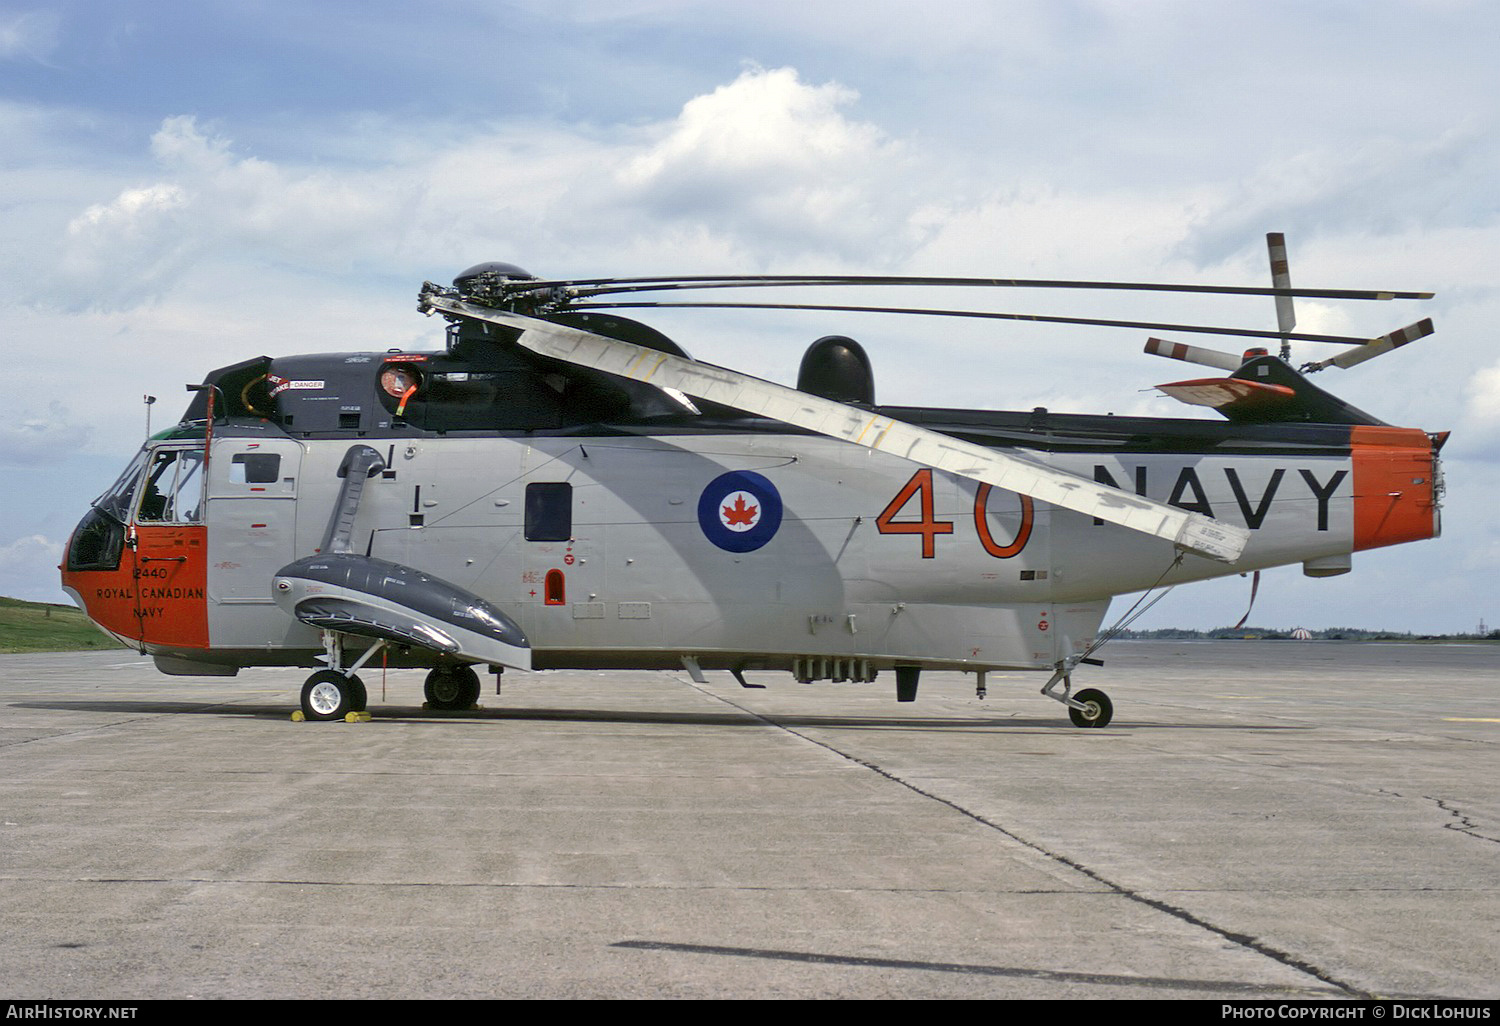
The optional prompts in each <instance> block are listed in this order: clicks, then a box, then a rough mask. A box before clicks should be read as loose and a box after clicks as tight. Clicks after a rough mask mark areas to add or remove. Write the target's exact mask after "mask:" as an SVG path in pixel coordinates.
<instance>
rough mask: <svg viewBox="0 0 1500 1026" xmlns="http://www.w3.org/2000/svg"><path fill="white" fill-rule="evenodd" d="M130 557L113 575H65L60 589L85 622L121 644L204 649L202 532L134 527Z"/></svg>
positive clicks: (204, 534)
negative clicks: (71, 594) (68, 592)
mask: <svg viewBox="0 0 1500 1026" xmlns="http://www.w3.org/2000/svg"><path fill="white" fill-rule="evenodd" d="M135 539H136V543H135V547H134V551H132V550H131V549H130V548H128V547H127V548H126V550H125V552H124V554H123V556H122V558H121V559H120V566H119V569H117V570H68V571H65V572H64V573H63V584H65V585H66V586H67V587H69V588H71V589H72V590H73V591H75V592H76V593H77V594H78V596H79V598H81V599H82V600H83V604H84V607H85V609H86V610H87V612H88V615H89V617H90V619H92V620H93V621H94V622H95V623H97V624H99V626H101V627H103V628H104V629H105V630H107V631H109V632H111V633H112V634H115V635H117V636H118V637H121V638H126V639H129V640H130V641H134V642H141V643H143V644H147V645H167V646H171V647H172V648H204V649H206V648H208V605H207V597H206V595H207V592H206V585H207V577H208V573H207V571H208V529H207V528H206V527H203V526H201V525H173V526H155V525H153V526H139V525H138V526H137V527H136V528H135Z"/></svg>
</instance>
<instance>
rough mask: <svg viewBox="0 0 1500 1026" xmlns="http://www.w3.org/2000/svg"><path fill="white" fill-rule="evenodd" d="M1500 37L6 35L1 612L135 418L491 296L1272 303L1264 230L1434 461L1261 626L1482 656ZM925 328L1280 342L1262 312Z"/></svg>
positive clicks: (170, 1)
mask: <svg viewBox="0 0 1500 1026" xmlns="http://www.w3.org/2000/svg"><path fill="white" fill-rule="evenodd" d="M1496 39H1500V5H1496V4H1492V3H1486V2H1482V0H1475V2H1469V0H1404V2H1402V0H1350V2H1331V0H1322V2H1320V0H1296V2H1290V0H1289V2H1277V0H1257V2H1237V0H1223V2H1212V0H1211V2H1202V0H1198V2H1167V0H1130V2H1124V0H1121V2H1107V0H1037V2H1009V0H986V2H980V0H974V2H968V0H930V2H928V3H926V4H921V5H916V4H911V3H895V2H884V0H860V2H858V3H854V2H845V0H812V2H808V0H799V2H780V0H769V2H760V3H756V4H753V5H751V4H739V3H730V2H724V0H719V2H712V3H705V2H696V0H607V2H605V0H547V2H545V3H543V2H469V0H428V2H426V3H424V4H421V5H412V4H405V3H393V2H389V0H370V2H363V3H360V4H357V5H356V4H343V3H319V2H315V0H296V2H291V0H285V2H283V0H239V2H236V3H234V4H204V3H201V2H193V3H189V2H177V0H150V2H144V0H94V2H88V0H73V2H69V0H56V2H52V3H46V4H19V5H17V4H10V3H6V2H4V0H0V353H3V357H4V364H5V380H6V381H7V385H8V388H7V401H6V403H5V406H4V409H5V412H6V416H5V418H4V419H3V421H0V472H3V473H4V474H5V475H6V477H7V478H8V479H9V481H10V484H11V487H10V488H9V489H8V493H9V496H10V501H9V502H7V503H5V504H4V507H5V508H4V509H3V510H0V594H3V595H10V596H16V597H22V598H29V599H36V600H41V601H65V599H64V598H63V596H62V593H61V590H60V588H59V587H58V584H57V572H56V569H55V568H56V566H57V563H58V562H59V560H60V554H61V549H62V545H63V544H64V542H65V541H66V539H67V536H68V534H69V532H70V531H71V529H72V527H73V525H74V524H75V523H76V522H77V520H78V519H79V517H80V516H81V515H82V513H83V512H84V510H85V509H86V508H87V505H88V503H89V501H90V500H91V499H93V498H94V497H95V496H96V495H97V494H98V493H99V492H101V491H102V490H103V489H104V488H105V487H107V486H108V485H109V484H110V482H111V481H112V480H113V479H114V478H115V476H116V475H117V474H118V472H119V471H120V470H121V469H122V468H123V467H124V465H125V463H126V462H127V461H128V459H129V458H130V456H131V454H132V453H133V452H134V450H135V449H136V448H137V447H138V446H139V444H140V441H141V439H142V437H143V436H144V433H145V418H146V407H145V406H144V404H143V402H142V397H143V396H144V395H147V394H151V395H155V396H159V397H160V400H159V402H158V403H157V404H156V406H155V407H154V408H153V411H152V416H153V418H154V421H153V427H154V428H158V429H159V428H160V427H161V426H163V424H164V423H165V422H167V421H171V420H175V418H176V416H177V415H178V413H179V411H180V410H181V409H182V408H183V407H185V406H186V402H187V398H188V397H187V395H186V393H185V391H184V385H185V384H186V383H188V382H196V381H201V380H202V378H203V375H204V374H205V373H206V372H207V371H209V370H211V369H213V368H215V367H219V366H223V365H226V364H230V363H234V362H238V361H240V360H243V359H246V358H248V357H252V356H258V355H262V354H266V355H286V354H292V353H299V352H319V351H327V350H335V351H336V350H351V349H370V350H384V349H387V348H391V347H402V348H406V347H413V348H437V347H438V346H440V344H441V330H440V325H439V324H438V323H435V322H434V321H432V320H429V319H426V318H423V317H421V316H420V315H419V314H417V313H416V310H415V301H416V292H417V289H418V287H419V286H420V284H421V283H422V282H423V281H424V280H433V281H438V282H443V283H446V282H447V281H448V280H450V279H451V278H452V277H453V276H454V275H455V274H456V273H457V272H459V271H460V270H462V269H464V268H466V267H468V266H470V265H472V264H475V263H479V262H481V261H487V260H504V261H508V262H511V263H516V264H519V265H521V266H522V267H525V268H527V269H528V270H530V271H532V272H533V273H536V274H538V275H542V276H547V277H591V276H626V275H644V274H733V273H767V274H830V273H833V274H844V273H849V274H853V273H869V274H883V275H889V274H920V275H953V276H994V277H1044V278H1083V279H1122V280H1132V281H1162V282H1176V281H1185V282H1208V283H1216V284H1226V285H1265V284H1269V281H1268V271H1267V258H1266V252H1265V234H1266V233H1267V232H1270V231H1279V232H1284V233H1285V234H1286V236H1287V240H1288V245H1289V250H1290V259H1291V268H1292V276H1293V282H1294V283H1295V284H1297V285H1299V286H1321V287H1329V288H1388V289H1411V290H1427V291H1433V292H1436V293H1437V298H1436V299H1434V300H1432V301H1429V302H1426V303H1410V302H1407V303H1364V304H1348V303H1345V304H1337V303H1332V302H1320V301H1301V302H1299V304H1298V322H1299V329H1300V330H1305V331H1321V332H1331V333H1336V334H1350V335H1361V336H1374V335H1378V334H1382V333H1384V332H1386V331H1389V330H1392V329H1394V328H1397V327H1399V326H1401V325H1404V324H1409V323H1411V322H1413V321H1416V320H1418V319H1420V318H1421V317H1426V316H1430V317H1432V318H1433V319H1434V321H1435V322H1436V325H1437V333H1436V334H1435V335H1434V336H1432V337H1431V338H1428V339H1425V340H1423V341H1421V342H1419V343H1416V344H1413V345H1411V346H1407V347H1405V348H1403V349H1401V350H1399V351H1397V352H1395V353H1392V354H1390V355H1388V356H1385V357H1382V358H1380V359H1378V360H1375V361H1372V362H1369V363H1366V364H1364V365H1361V366H1359V367H1357V368H1353V369H1351V370H1347V371H1344V370H1339V369H1330V370H1328V371H1325V372H1323V373H1322V374H1321V375H1320V376H1319V378H1318V379H1317V382H1318V384H1319V385H1321V386H1322V387H1323V388H1325V389H1329V390H1332V391H1334V392H1336V393H1337V394H1339V395H1340V396H1341V397H1343V398H1344V399H1346V400H1348V401H1349V402H1351V403H1353V404H1354V405H1355V406H1358V407H1360V408H1361V409H1364V410H1367V411H1369V412H1371V413H1373V414H1375V415H1376V416H1378V417H1380V418H1382V419H1383V420H1386V421H1387V422H1389V423H1393V424H1401V425H1405V426H1411V427H1420V428H1424V429H1426V430H1429V431H1439V430H1451V431H1452V432H1453V434H1452V438H1451V439H1450V441H1449V443H1448V445H1447V447H1446V448H1445V449H1444V451H1443V456H1444V467H1445V473H1446V481H1447V495H1446V499H1445V506H1444V509H1443V536H1442V537H1441V538H1439V539H1436V540H1432V541H1426V542H1420V543H1416V544H1412V545H1405V546H1401V547H1398V548H1392V549H1386V550H1379V551H1374V552H1365V553H1356V554H1355V557H1354V572H1353V573H1351V574H1347V575H1344V576H1342V577H1336V578H1330V579H1322V580H1313V579H1308V578H1304V577H1303V576H1302V574H1301V571H1300V567H1290V568H1283V569H1279V570H1274V571H1269V572H1267V574H1266V575H1265V579H1264V581H1263V583H1262V585H1261V587H1260V590H1259V596H1258V598H1257V599H1256V604H1255V607H1254V610H1253V612H1252V615H1251V620H1252V622H1254V623H1259V624H1266V625H1269V626H1283V627H1290V626H1298V625H1300V626H1307V627H1336V626H1358V627H1368V628H1383V629H1397V630H1411V631H1415V632H1419V633H1425V632H1455V631H1465V630H1471V629H1473V627H1474V626H1475V625H1476V624H1477V623H1478V622H1479V621H1480V620H1481V619H1483V620H1485V621H1486V622H1488V623H1491V624H1494V623H1497V622H1500V601H1497V600H1496V595H1497V591H1500V589H1497V586H1496V582H1497V581H1500V526H1497V518H1496V516H1495V515H1494V511H1495V510H1496V509H1500V350H1497V348H1496V347H1495V346H1494V345H1493V344H1492V342H1491V339H1490V335H1489V332H1490V327H1491V325H1493V324H1494V323H1496V322H1497V321H1500V288H1497V284H1496V280H1495V277H1496V271H1497V269H1500V190H1497V188H1496V183H1497V179H1500V174H1497V172H1500V141H1497V140H1500V136H1497V131H1496V129H1497V111H1500V62H1497V61H1496V60H1495V59H1494V55H1493V49H1494V41H1495V40H1496ZM881 298H882V299H887V298H888V297H881ZM934 298H936V297H924V296H911V295H903V297H902V302H903V303H907V304H909V305H923V303H924V302H925V301H927V300H930V299H934ZM943 298H945V299H947V300H948V301H950V302H954V301H956V302H965V301H973V302H984V303H988V304H989V305H990V308H992V309H1000V310H1013V311H1018V312H1026V313H1045V314H1062V315H1073V316H1086V317H1112V318H1125V319H1139V320H1153V321H1173V322H1197V323H1216V324H1238V325H1242V326H1245V327H1254V328H1274V327H1275V313H1274V309H1273V306H1272V303H1271V301H1270V300H1269V299H1264V298H1230V299H1225V298H1213V297H1192V296H1190V297H1184V296H1163V295H1160V294H1155V295H1150V294H1121V293H1112V294H1110V293H1107V294H1102V295H1100V294H1084V293H1058V292H1042V291H1024V292H1016V293H1009V294H1006V295H1004V296H1001V297H998V298H997V297H995V296H993V295H991V296H984V297H972V296H970V297H953V296H949V297H943ZM649 319H650V320H651V322H652V323H653V324H655V325H656V326H658V327H660V328H662V329H663V330H666V331H667V332H668V334H671V335H673V336H674V337H675V338H676V339H677V340H678V341H679V342H680V343H682V344H683V345H684V346H685V347H686V348H687V349H688V351H689V352H690V353H692V354H693V355H694V356H696V357H698V358H700V359H705V360H709V361H711V362H715V363H721V364H725V365H729V366H733V367H736V368H738V369H740V370H743V371H746V372H747V373H751V374H755V375H758V376H761V377H766V378H770V379H772V380H777V381H781V382H783V383H787V384H791V383H793V382H794V381H795V378H796V368H797V363H798V360H799V359H800V357H801V353H802V350H803V349H804V348H805V347H806V345H807V343H808V342H810V341H811V340H812V339H814V338H817V337H818V336H820V335H824V334H830V333H839V334H848V335H853V336H854V337H856V338H858V339H860V340H861V342H862V343H863V344H864V345H865V347H866V349H867V350H869V352H870V353H871V356H872V359H873V360H874V364H875V375H876V388H877V397H878V399H879V400H880V401H881V402H883V403H893V404H920V405H931V406H955V407H988V408H999V409H1022V410H1025V409H1031V408H1033V407H1036V406H1045V407H1047V408H1049V409H1052V410H1057V411H1068V412H1115V413H1119V414H1151V415H1159V416H1196V415H1200V414H1201V415H1207V416H1213V414H1212V413H1209V412H1207V411H1195V410H1190V409H1189V408H1187V407H1183V406H1180V405H1178V404H1177V403H1175V402H1174V401H1173V400H1170V399H1168V398H1166V397H1164V396H1162V395H1160V394H1159V393H1157V392H1156V391H1155V390H1154V389H1153V387H1152V386H1153V385H1155V384H1158V383H1160V382H1162V381H1172V380H1178V379H1180V378H1182V377H1184V376H1198V375H1197V374H1196V373H1195V372H1193V371H1191V370H1186V371H1185V369H1184V368H1182V366H1181V365H1176V364H1169V363H1165V362H1163V361H1161V360H1160V359H1158V358H1155V357H1150V356H1146V355H1144V354H1143V353H1142V352H1141V346H1142V343H1143V342H1144V333H1142V332H1139V331H1131V330H1121V329H1096V328H1072V327H1059V326H1050V325H1035V324H1028V325H1017V324H1009V323H1002V322H987V323H970V322H959V321H947V320H944V321H939V320H935V319H920V320H918V319H908V318H894V317H877V316H873V315H847V314H845V315H835V314H826V315H809V314H784V313H761V314H749V313H742V314H740V313H737V314H725V313H717V314H704V313H693V314H689V313H686V312H674V313H670V314H668V313H662V314H661V315H659V316H652V317H651V318H649ZM1179 340H1180V341H1188V342H1193V343H1196V344H1202V345H1209V346H1219V347H1220V348H1227V349H1231V350H1233V349H1236V348H1237V344H1236V343H1235V342H1233V341H1227V340H1218V341H1216V340H1209V339H1205V338H1203V337H1188V338H1183V339H1179ZM1331 352H1332V351H1331V350H1329V349H1328V348H1327V347H1326V346H1322V347H1320V346H1317V345H1315V344H1311V343H1304V344H1298V345H1297V346H1295V347H1294V351H1293V359H1294V362H1298V363H1300V362H1304V361H1306V360H1310V359H1319V358H1323V357H1326V356H1328V355H1331ZM1249 598H1250V587H1249V582H1248V581H1247V580H1243V579H1239V578H1231V579H1228V580H1226V581H1220V582H1210V583H1206V584H1199V585H1188V586H1183V587H1180V588H1178V589H1177V590H1175V591H1174V592H1172V593H1171V594H1170V595H1168V596H1167V597H1166V598H1165V599H1164V600H1163V601H1162V602H1161V603H1160V604H1159V605H1158V606H1156V607H1155V608H1154V609H1153V610H1152V611H1151V612H1150V613H1148V614H1147V615H1146V617H1144V618H1143V619H1142V620H1141V621H1139V622H1138V623H1137V625H1136V626H1138V627H1152V626H1187V627H1215V626H1222V625H1225V624H1230V623H1234V622H1235V621H1237V620H1239V618H1240V617H1241V615H1243V614H1244V612H1245V611H1246V607H1247V604H1248V602H1249ZM1124 605H1125V604H1124V603H1122V604H1120V606H1119V607H1117V608H1118V609H1119V610H1123V608H1124Z"/></svg>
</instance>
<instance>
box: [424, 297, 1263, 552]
mask: <svg viewBox="0 0 1500 1026" xmlns="http://www.w3.org/2000/svg"><path fill="white" fill-rule="evenodd" d="M421 305H422V307H423V308H425V309H431V310H436V311H438V312H441V313H445V314H450V315H453V316H457V317H467V318H471V319H473V320H478V321H487V322H489V323H491V324H497V325H500V326H502V327H506V328H510V329H512V330H515V331H518V332H520V336H519V338H518V339H517V343H518V344H519V345H522V346H524V347H526V348H527V349H530V350H531V351H532V352H535V353H538V354H540V355H542V356H547V357H551V358H553V359H557V360H562V361H564V362H567V363H572V364H577V365H578V366H581V367H591V368H595V369H597V370H601V371H604V372H606V373H609V374H615V375H619V376H621V377H626V378H631V379H633V380H636V381H644V382H649V383H650V384H653V385H656V386H657V387H659V388H675V389H678V390H680V391H682V392H686V393H688V394H689V395H695V396H699V397H701V398H703V399H707V400H710V401H712V402H716V403H722V404H723V405H725V406H729V407H733V408H734V409H737V410H743V411H745V412H746V413H753V414H757V415H760V416H764V417H769V418H771V419H773V420H778V421H781V422H782V423H785V424H791V425H793V426H796V427H800V428H804V429H806V430H809V431H816V432H818V433H819V434H824V435H827V436H829V437H831V438H837V439H842V440H844V441H848V442H853V443H854V444H856V445H862V446H864V447H866V448H869V449H878V450H880V451H882V452H889V453H892V454H894V455H897V456H901V457H903V458H905V459H909V460H911V461H913V462H915V463H921V464H924V465H926V466H930V467H935V468H937V469H939V470H945V471H948V472H950V473H953V474H957V475H960V476H962V477H967V478H970V479H971V480H975V481H980V482H983V483H986V484H990V485H994V486H996V487H999V488H1004V489H1005V490H1007V491H1011V492H1017V493H1020V494H1022V495H1029V496H1031V497H1032V498H1034V499H1039V500H1041V501H1042V502H1050V503H1052V504H1053V505H1054V506H1061V507H1063V508H1064V509H1070V510H1073V511H1075V512H1078V513H1083V514H1086V515H1088V516H1092V517H1097V518H1098V519H1100V520H1107V521H1109V522H1110V523H1112V524H1118V525H1120V526H1121V527H1126V528H1129V529H1130V530H1133V531H1140V532H1142V533H1144V534H1148V535H1152V536H1154V537H1157V538H1162V539H1165V540H1167V541H1169V542H1172V543H1173V544H1175V545H1179V546H1181V547H1182V548H1184V549H1187V550H1188V551H1190V552H1194V553H1197V554H1198V555H1202V556H1207V557H1209V558H1211V559H1217V560H1221V561H1223V562H1226V563H1228V562H1233V561H1234V560H1235V559H1237V558H1238V557H1239V554H1240V552H1241V551H1243V549H1244V547H1245V544H1246V543H1247V542H1248V541H1249V538H1250V533H1249V532H1248V531H1246V530H1245V529H1243V528H1239V527H1234V526H1232V525H1229V524H1221V523H1219V522H1218V521H1216V520H1212V519H1210V518H1208V517H1205V516H1202V515H1201V514H1198V513H1191V512H1189V511H1187V510H1183V509H1179V508H1177V507H1176V506H1168V505H1165V504H1164V503H1160V502H1154V501H1152V500H1150V499H1145V498H1142V497H1140V496H1137V495H1132V494H1130V493H1129V492H1124V491H1121V490H1120V489H1118V488H1111V487H1109V486H1107V485H1101V484H1098V483H1096V482H1094V481H1090V480H1088V479H1086V478H1082V477H1079V476H1077V475H1076V474H1070V473H1067V472H1066V471H1061V470H1057V469H1055V468H1053V467H1049V466H1046V465H1045V464H1042V463H1039V462H1037V461H1035V460H1031V459H1027V458H1025V457H1021V456H1015V455H1012V454H1009V453H1005V452H1001V451H998V450H994V449H987V448H985V447H983V446H979V445H975V444H973V443H971V442H965V441H961V440H959V439H957V438H952V437H949V436H948V435H943V434H939V433H938V432H936V431H928V430H926V429H923V428H919V427H916V426H915V425H912V424H907V423H905V422H904V421H899V420H893V419H891V418H890V417H884V416H880V415H877V414H872V413H870V412H869V411H866V410H861V409H858V408H857V407H853V406H846V405H844V404H843V403H836V402H832V401H830V400H827V399H823V398H820V397H818V396H814V395H809V394H808V393H806V392H799V391H797V390H796V389H793V388H786V387H785V386H782V385H777V384H774V383H772V382H769V381H762V380H761V379H759V378H752V377H750V376H748V375H745V374H740V373H738V372H736V371H731V370H726V369H724V368H721V367H714V366H710V365H708V364H703V363H698V362H696V361H693V360H684V359H681V358H679V357H676V356H672V355H670V354H668V353H662V352H658V351H656V350H654V349H646V348H644V347H642V346H637V345H632V344H630V343H628V342H621V341H618V340H616V339H611V338H604V337H603V336H600V335H594V334H591V333H589V332H586V331H579V330H577V329H575V328H567V327H563V326H562V325H559V324H552V323H550V322H548V321H541V320H537V319H536V318H532V317H526V316H523V315H521V314H515V313H510V312H507V311H501V310H492V309H489V308H486V307H481V306H475V305H474V304H472V303H465V302H463V301H461V300H456V299H451V298H448V297H446V296H439V295H432V294H426V295H424V296H423V297H422V299H421Z"/></svg>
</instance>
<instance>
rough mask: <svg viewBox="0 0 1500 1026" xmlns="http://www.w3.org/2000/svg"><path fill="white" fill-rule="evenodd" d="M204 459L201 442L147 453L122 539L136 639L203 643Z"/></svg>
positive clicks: (205, 567)
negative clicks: (128, 567) (126, 535)
mask: <svg viewBox="0 0 1500 1026" xmlns="http://www.w3.org/2000/svg"><path fill="white" fill-rule="evenodd" d="M203 463H204V453H203V444H202V443H201V442H194V443H191V444H188V445H163V446H160V447H158V448H155V449H152V450H151V451H150V454H149V457H148V460H147V465H146V473H145V477H144V479H143V480H142V482H141V488H140V494H139V497H138V499H137V503H136V508H135V516H134V518H133V520H132V523H131V524H130V528H129V535H130V537H129V543H128V544H129V549H130V556H129V557H128V558H129V560H130V561H131V562H132V563H133V568H132V577H133V579H134V581H133V583H134V588H133V592H134V594H133V596H132V599H133V605H134V607H135V608H134V615H135V619H136V622H137V632H136V633H137V634H138V640H139V641H140V642H141V643H142V644H146V645H167V646H171V647H173V648H207V647H208V611H207V599H206V595H205V582H206V577H207V571H208V540H207V538H208V532H207V528H206V527H205V526H204V519H203V504H204V503H203V497H204V487H203V480H204V475H203Z"/></svg>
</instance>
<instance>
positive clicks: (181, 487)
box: [135, 449, 203, 524]
mask: <svg viewBox="0 0 1500 1026" xmlns="http://www.w3.org/2000/svg"><path fill="white" fill-rule="evenodd" d="M202 468H203V451H202V450H201V449H162V450H159V451H158V452H157V453H156V455H154V456H153V457H152V458H151V467H150V469H149V470H148V471H147V473H146V481H145V484H144V486H143V487H142V489H141V500H140V507H139V508H138V509H137V510H136V515H135V518H136V522H137V523H142V524H196V523H198V522H199V521H200V520H201V519H202V506H203V475H202V474H201V473H199V471H201V470H202Z"/></svg>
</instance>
